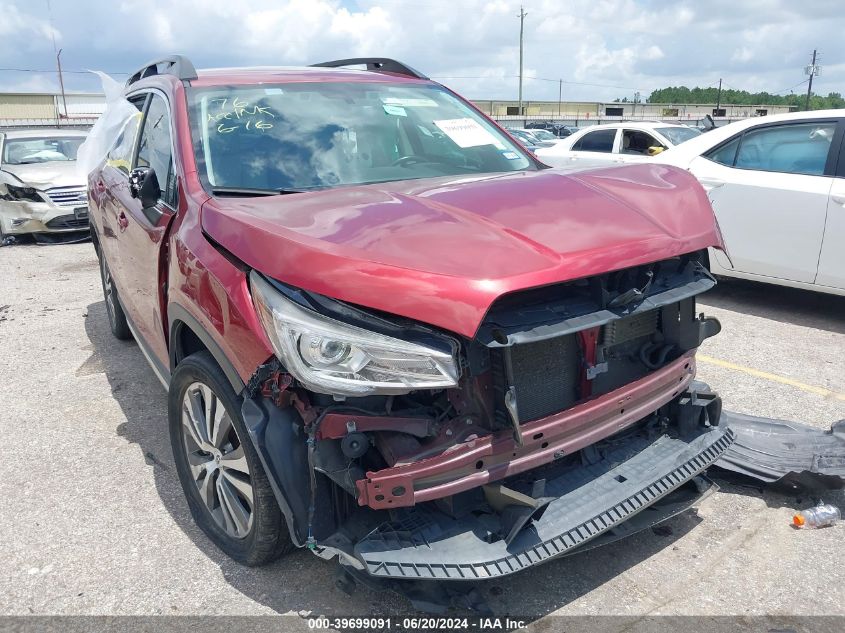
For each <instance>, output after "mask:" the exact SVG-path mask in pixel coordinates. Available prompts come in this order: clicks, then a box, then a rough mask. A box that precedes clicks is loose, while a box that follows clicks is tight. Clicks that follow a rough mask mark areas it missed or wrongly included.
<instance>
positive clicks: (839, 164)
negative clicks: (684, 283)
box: [655, 110, 845, 295]
mask: <svg viewBox="0 0 845 633" xmlns="http://www.w3.org/2000/svg"><path fill="white" fill-rule="evenodd" d="M843 133H845V110H819V111H815V112H794V113H790V114H779V115H773V116H767V117H755V118H752V119H746V120H744V121H739V122H737V123H731V124H729V125H726V126H723V127H720V128H717V129H715V130H713V131H711V132H708V133H707V134H703V135H701V137H699V138H696V139H693V140H691V141H689V142H687V143H684V144H683V145H680V146H678V147H675V148H673V149H671V150H668V151H666V152H663V153H661V154H660V155H659V156H658V157H656V158H655V160H656V161H659V162H664V163H668V164H671V165H675V166H677V167H681V168H683V169H687V170H689V171H690V172H691V173H692V174H694V175H695V176H696V177H697V178H698V180H699V182H700V183H701V184H702V186H703V187H704V188H705V189H706V190H707V191H708V195H709V196H710V201H711V203H712V204H713V210H714V211H715V213H716V218H717V219H718V221H719V226H720V228H721V230H722V236H723V237H724V240H725V245H726V247H727V251H728V255H729V256H730V258H728V257H726V256H725V254H724V253H721V252H719V251H711V254H710V264H711V268H712V270H713V272H714V273H716V274H718V275H726V276H731V277H741V278H744V279H751V280H756V281H764V282H768V283H775V284H780V285H784V286H792V287H796V288H805V289H808V290H818V291H822V292H828V293H832V294H837V295H845V144H843V142H842V139H843ZM678 212H679V213H682V212H683V209H679V210H678Z"/></svg>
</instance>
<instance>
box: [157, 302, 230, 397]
mask: <svg viewBox="0 0 845 633" xmlns="http://www.w3.org/2000/svg"><path fill="white" fill-rule="evenodd" d="M167 317H168V321H169V323H170V327H169V328H168V332H169V339H168V340H169V343H170V344H169V355H170V371H171V373H172V372H173V371H174V370H175V369H176V366H177V365H178V364H179V363H180V362H181V361H182V359H184V358H186V357H187V356H190V355H191V354H193V353H195V352H199V351H202V350H207V351H208V352H209V353H210V354H211V356H212V357H213V358H214V360H215V362H216V363H217V364H218V365H219V366H220V369H222V370H223V374H224V375H225V376H226V380H228V381H229V384H230V385H231V386H232V389H234V390H235V393H237V394H241V393H242V392H243V390H244V387H245V386H246V385H245V384H244V381H243V380H242V379H241V377H240V374H238V372H237V370H236V369H235V366H234V365H233V364H232V362H231V361H230V360H229V358H228V357H227V356H226V354H225V352H224V351H223V349H222V348H221V347H220V345H219V344H218V343H217V341H215V340H214V338H213V337H212V336H211V334H209V333H208V331H206V329H205V328H204V327H203V326H202V324H201V323H200V322H199V321H198V320H197V319H196V318H195V317H194V316H193V315H191V314H190V313H189V312H188V311H187V310H186V309H185V308H183V307H182V306H181V305H179V304H178V303H171V304H169V305H168V306H167Z"/></svg>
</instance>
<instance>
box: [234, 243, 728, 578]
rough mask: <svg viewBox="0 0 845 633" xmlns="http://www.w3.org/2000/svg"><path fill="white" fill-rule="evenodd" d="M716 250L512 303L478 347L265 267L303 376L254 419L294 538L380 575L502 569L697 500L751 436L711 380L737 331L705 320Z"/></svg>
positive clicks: (279, 381)
mask: <svg viewBox="0 0 845 633" xmlns="http://www.w3.org/2000/svg"><path fill="white" fill-rule="evenodd" d="M705 257H706V254H705V253H704V252H696V253H692V254H689V255H685V256H681V257H675V258H671V259H668V260H665V261H661V262H657V263H654V264H650V265H646V266H638V267H635V268H630V269H626V270H621V271H616V272H612V273H607V274H603V275H598V276H595V277H591V278H587V279H582V280H577V281H574V282H567V283H563V284H557V285H554V286H548V287H544V288H540V289H532V290H528V291H524V292H519V293H514V294H510V295H506V296H504V297H502V298H500V300H498V301H497V302H496V303H494V305H493V306H492V307H491V309H490V310H489V312H488V314H487V316H486V318H485V319H484V322H483V323H482V324H481V326H480V327H479V329H478V332H477V334H476V336H475V337H474V338H473V339H459V338H457V337H454V336H452V335H449V334H446V333H442V332H437V331H434V330H432V329H430V328H428V327H426V326H422V325H420V324H418V323H414V322H409V321H403V320H400V319H398V318H395V317H392V316H385V315H373V314H370V313H366V312H363V311H361V310H359V309H358V308H355V307H353V306H349V305H346V304H339V303H338V302H335V301H332V300H329V299H326V298H325V297H320V296H316V295H313V294H310V293H305V292H303V291H301V290H296V289H292V288H290V287H287V286H284V285H283V284H280V283H278V282H272V281H270V280H266V279H264V278H261V277H259V276H257V274H256V273H253V278H252V286H253V293H254V298H255V300H256V307H257V309H258V312H259V315H261V318H262V321H263V323H264V325H265V329H267V330H268V336H269V338H270V339H271V340H272V342H273V344H274V348H275V349H276V350H277V355H278V356H279V358H280V359H281V360H282V361H283V362H284V366H283V365H282V363H280V362H278V361H275V360H274V361H273V362H272V363H269V364H267V365H265V366H263V367H262V368H260V369H259V371H258V372H257V373H256V375H255V376H254V377H253V380H251V381H250V384H249V385H248V387H247V394H248V395H249V396H250V397H248V398H246V399H245V400H244V405H243V414H244V419H245V421H246V424H247V426H248V428H249V430H250V434H251V436H252V439H253V441H254V443H255V445H256V447H257V448H258V452H259V455H260V456H261V459H262V461H263V463H264V466H265V469H266V470H267V472H268V474H269V475H270V479H271V483H272V485H273V487H274V490H275V491H276V493H277V497H278V498H279V502H280V505H281V506H282V510H283V512H284V514H285V516H286V519H287V521H288V525H289V528H290V530H291V535H292V538H293V540H294V542H295V543H297V544H298V545H301V546H302V545H305V546H308V547H310V548H311V549H312V550H314V551H315V552H316V553H318V554H319V555H321V556H323V557H333V556H338V557H339V558H340V561H341V562H342V563H343V564H345V565H347V566H350V567H352V568H355V569H356V570H358V572H363V573H365V574H367V575H368V576H370V577H377V578H402V579H407V578H414V579H432V578H443V579H446V578H454V579H464V580H466V579H474V578H490V577H495V576H502V575H506V574H510V573H513V572H516V571H519V570H520V569H523V568H525V567H527V566H530V565H534V564H537V563H540V562H544V561H546V560H548V559H550V558H553V557H556V556H561V555H564V554H567V553H569V552H571V551H572V550H574V549H575V548H579V547H582V546H584V545H586V544H587V543H591V542H592V543H601V542H606V541H609V540H613V539H615V538H621V537H622V536H625V535H627V534H628V533H631V532H633V531H636V530H637V529H642V528H643V527H646V526H648V525H652V524H654V523H656V522H659V521H662V520H665V519H666V518H668V517H669V516H672V515H673V514H675V513H677V512H680V511H682V510H684V509H686V508H688V507H690V506H691V505H692V504H693V503H695V502H696V501H697V500H698V499H700V498H701V497H702V496H703V495H704V494H706V493H707V492H708V491H709V490H711V489H712V484H711V483H710V482H709V480H707V479H706V478H705V477H704V476H703V475H702V473H703V471H704V470H705V469H706V468H708V467H709V466H710V465H711V464H713V463H714V462H715V461H716V460H718V459H719V458H720V457H721V456H722V455H723V454H724V453H725V451H726V450H727V449H728V448H729V447H730V446H731V444H732V442H733V441H734V432H733V431H732V430H731V429H730V428H726V427H720V426H719V419H720V416H721V401H720V399H719V398H718V396H716V395H715V394H712V393H710V392H709V390H708V389H707V388H706V386H703V385H701V384H700V383H694V382H693V378H694V375H695V350H696V348H697V347H698V346H699V345H700V344H701V342H702V341H703V340H704V339H705V338H707V337H708V336H712V335H714V334H716V333H718V331H719V329H720V327H719V323H718V321H716V320H715V319H712V318H705V317H704V316H703V315H696V310H695V296H696V295H697V294H699V293H701V292H704V291H705V290H707V289H709V288H711V287H712V286H713V285H714V284H715V281H714V280H713V278H712V277H711V275H710V274H709V272H708V271H707V268H706V265H705V263H704V258H705ZM278 296H281V297H282V298H281V299H278V298H277V297H278ZM365 331H366V332H370V333H372V334H373V335H372V336H371V337H367V336H365V335H364V334H363V332H365ZM390 341H397V342H399V341H401V342H402V344H401V346H399V347H398V348H397V349H396V350H395V351H390V349H389V344H390ZM294 353H295V354H297V355H298V356H296V357H293V356H292V354H294ZM327 358H328V359H329V360H330V361H331V362H329V360H325V359H327ZM314 359H317V360H314ZM302 363H306V364H308V366H307V367H305V368H303V367H302ZM391 372H392V373H391ZM426 383H430V384H431V386H430V387H428V388H423V387H421V385H423V386H424V385H425V384H426ZM450 383H451V384H450ZM372 384H376V385H377V387H376V388H372V387H371V385H372ZM326 385H336V386H337V387H334V386H332V387H331V388H325V386H326ZM334 388H338V389H340V390H342V394H338V393H336V392H333V391H332V389H334ZM321 390H324V392H322V393H321V392H320V391H321ZM357 393H360V394H361V395H352V394H357ZM646 508H650V512H648V513H645V514H643V515H642V516H640V512H641V511H642V510H644V509H646ZM637 517H638V518H637Z"/></svg>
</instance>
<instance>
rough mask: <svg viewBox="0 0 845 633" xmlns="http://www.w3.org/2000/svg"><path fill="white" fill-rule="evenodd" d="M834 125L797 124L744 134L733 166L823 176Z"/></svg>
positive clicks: (831, 123) (761, 129)
mask: <svg viewBox="0 0 845 633" xmlns="http://www.w3.org/2000/svg"><path fill="white" fill-rule="evenodd" d="M835 129H836V124H835V123H833V122H830V123H799V124H795V125H778V126H775V127H767V128H760V129H756V130H751V131H748V132H746V133H745V134H744V135H743V137H742V143H741V144H740V146H739V151H738V152H737V154H736V161H735V162H734V166H735V167H739V168H741V169H754V170H757V171H775V172H784V173H789V174H807V175H811V176H821V175H823V174H824V168H825V164H826V163H827V156H828V154H829V153H830V145H831V142H832V141H833V132H834V130H835Z"/></svg>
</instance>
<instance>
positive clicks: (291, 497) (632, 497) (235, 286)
mask: <svg viewBox="0 0 845 633" xmlns="http://www.w3.org/2000/svg"><path fill="white" fill-rule="evenodd" d="M351 66H358V67H361V68H350V67H351ZM125 98H126V99H127V100H128V101H129V102H130V103H131V104H133V105H134V106H135V107H136V108H137V110H138V114H137V116H134V117H131V118H130V119H129V120H128V121H127V123H126V125H125V127H124V128H123V131H122V133H121V134H120V136H119V138H117V139H116V141H115V143H114V146H113V149H112V150H111V152H110V153H109V155H108V157H107V158H106V159H105V160H104V161H103V162H102V164H101V165H100V166H99V167H98V168H97V169H95V170H94V171H93V172H92V173H91V174H90V177H89V183H88V184H89V194H90V209H91V230H92V235H93V239H94V245H95V248H96V251H97V255H98V257H99V260H100V267H101V271H102V282H103V291H104V294H105V299H106V304H107V307H108V317H109V322H110V324H111V329H112V331H113V333H114V335H115V336H117V337H118V338H122V339H126V338H129V337H134V338H135V340H137V342H138V345H139V346H140V347H141V349H142V350H143V352H144V354H145V356H146V357H147V359H148V360H149V362H150V365H151V366H152V367H153V370H154V371H155V372H156V374H157V375H158V377H159V378H160V379H161V382H162V383H163V384H164V385H165V387H166V388H167V390H168V394H169V395H168V397H169V419H170V437H171V442H172V446H173V452H174V457H175V460H176V466H177V469H178V473H179V478H180V480H181V483H182V486H183V488H184V491H185V495H186V496H187V500H188V503H189V505H190V508H191V511H192V513H193V516H194V518H195V520H196V521H197V523H198V525H199V526H200V527H201V528H202V529H203V530H204V531H205V532H206V534H208V536H209V537H210V538H211V539H212V540H213V541H214V542H215V543H216V544H217V545H218V546H219V547H220V548H221V549H222V550H224V551H225V552H226V553H227V554H229V555H230V556H232V557H233V558H234V559H236V560H238V561H240V562H242V563H245V564H247V565H258V564H261V563H266V562H268V561H270V560H272V559H273V558H274V557H276V556H278V555H279V554H280V553H283V552H286V551H288V550H289V549H291V548H292V547H294V546H298V547H308V548H310V549H312V550H313V551H314V552H315V553H317V554H318V555H320V556H322V557H324V558H331V557H335V556H336V557H338V559H339V561H340V562H341V563H342V564H343V565H344V566H345V567H346V569H348V570H351V572H354V573H357V574H366V575H369V576H370V577H377V578H400V579H408V578H415V579H431V578H434V579H448V578H456V579H468V578H470V579H478V578H491V577H496V576H502V575H506V574H510V573H513V572H516V571H518V570H520V569H523V568H525V567H528V566H531V565H534V564H537V563H541V562H544V561H546V560H548V559H550V558H552V557H555V556H561V555H565V554H567V553H569V552H571V551H573V550H574V549H576V548H578V547H579V546H582V545H584V544H586V543H590V544H591V545H594V544H598V543H602V542H607V541H609V540H613V539H615V538H620V537H621V536H623V535H626V534H630V533H632V532H634V531H636V530H637V529H641V528H643V527H645V526H647V525H652V524H654V523H656V522H659V521H661V520H663V519H665V518H667V517H669V516H671V515H673V514H675V513H677V512H679V511H681V510H683V509H685V508H687V507H689V506H690V505H691V504H693V503H695V501H696V500H697V499H699V498H700V497H701V495H703V494H704V493H706V492H707V490H708V489H709V487H710V485H711V484H710V483H709V481H708V480H707V479H706V478H704V477H702V476H701V473H702V471H703V470H704V469H705V468H707V467H708V466H709V465H710V464H711V463H713V462H714V461H715V460H716V459H717V458H718V457H719V456H720V455H721V454H722V453H723V452H724V451H725V450H726V448H727V447H728V446H729V445H730V444H731V442H732V441H733V432H732V431H731V430H730V429H728V428H725V427H724V426H722V427H720V426H718V425H717V421H718V419H719V411H720V400H719V398H718V397H717V396H716V395H715V394H712V393H710V392H709V391H708V390H707V388H706V385H703V384H701V383H697V382H694V381H693V377H694V375H695V353H696V348H697V347H698V346H699V345H700V344H701V342H702V340H704V338H706V337H708V336H711V335H713V334H715V333H717V332H718V330H719V324H718V322H717V321H716V320H715V319H711V318H705V317H704V316H703V315H700V316H697V315H696V309H695V301H696V295H698V294H699V293H701V292H704V291H706V290H707V289H709V288H711V287H712V286H713V285H714V283H715V282H714V280H713V278H712V276H711V275H710V273H709V272H708V270H707V249H708V247H717V248H718V247H721V238H720V235H719V232H718V229H717V226H716V223H715V221H714V217H713V213H712V210H711V208H710V204H709V202H708V200H707V197H706V195H705V193H704V191H703V190H702V189H701V187H700V186H699V185H698V184H697V183H696V182H695V179H694V178H693V177H692V176H691V175H689V174H687V173H686V172H684V171H681V170H678V169H674V168H671V167H666V166H659V165H642V166H629V167H620V168H616V169H605V170H595V171H585V172H580V173H571V174H568V173H565V172H560V171H555V170H552V169H548V168H547V167H546V166H545V165H543V164H541V163H539V162H538V161H537V159H536V158H535V157H533V156H532V155H531V154H529V153H527V152H526V151H525V150H523V149H522V148H521V147H520V145H519V144H518V143H517V142H515V141H514V140H513V139H511V138H510V137H509V136H508V134H507V133H506V132H504V131H503V130H502V129H500V128H499V127H497V125H496V124H495V123H493V122H492V121H490V120H489V119H488V118H486V117H485V116H484V115H483V114H481V113H480V112H479V111H478V110H477V109H476V108H475V107H473V105H472V104H470V103H469V102H467V101H465V100H464V99H462V98H461V97H459V96H458V95H456V94H455V93H453V92H452V91H450V90H449V89H447V88H445V87H443V86H441V85H439V84H437V83H436V82H433V81H431V80H429V79H427V78H426V77H425V76H423V75H421V74H420V73H419V72H417V71H414V70H412V69H411V68H408V67H407V66H405V65H403V64H400V63H398V62H396V61H393V60H389V59H349V60H339V61H335V62H327V63H324V64H317V65H315V66H313V67H305V68H278V69H268V68H260V69H249V68H243V69H225V70H208V71H204V72H199V73H198V72H196V71H195V70H194V68H193V66H192V65H191V63H190V62H189V61H188V60H186V59H185V58H184V57H180V56H176V57H170V58H167V59H164V60H160V61H157V62H154V63H150V64H148V65H146V66H144V67H143V68H142V69H141V70H139V71H138V72H137V73H135V74H134V75H133V76H132V77H131V78H130V79H129V81H128V82H127V84H126V91H125ZM647 507H649V508H650V512H645V513H641V512H640V511H641V510H643V509H644V508H647ZM623 522H624V524H623Z"/></svg>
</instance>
